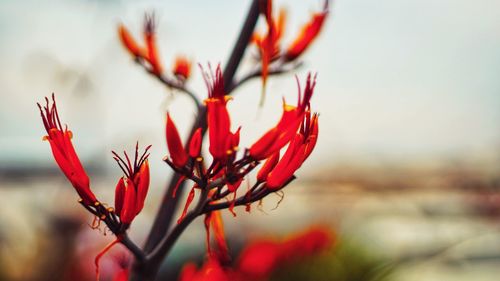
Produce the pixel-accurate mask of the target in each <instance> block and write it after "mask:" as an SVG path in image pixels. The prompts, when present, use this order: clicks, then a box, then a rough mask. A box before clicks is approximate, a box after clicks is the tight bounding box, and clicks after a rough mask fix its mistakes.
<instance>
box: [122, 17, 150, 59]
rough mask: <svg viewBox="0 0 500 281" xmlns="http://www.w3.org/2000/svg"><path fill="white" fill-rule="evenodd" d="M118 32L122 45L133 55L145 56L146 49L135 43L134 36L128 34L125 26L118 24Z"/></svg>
mask: <svg viewBox="0 0 500 281" xmlns="http://www.w3.org/2000/svg"><path fill="white" fill-rule="evenodd" d="M118 34H119V36H120V40H121V41H122V44H123V46H125V48H126V49H127V50H128V51H129V52H130V53H131V54H132V55H133V56H134V57H141V58H145V57H146V51H145V50H144V49H143V48H141V47H140V46H139V44H137V42H136V41H135V39H134V37H132V35H131V34H130V32H129V31H128V30H127V28H126V27H125V26H124V25H123V24H120V25H119V26H118Z"/></svg>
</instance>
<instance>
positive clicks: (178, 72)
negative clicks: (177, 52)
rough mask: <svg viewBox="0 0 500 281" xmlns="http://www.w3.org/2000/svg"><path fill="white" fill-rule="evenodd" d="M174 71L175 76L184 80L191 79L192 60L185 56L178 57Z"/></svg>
mask: <svg viewBox="0 0 500 281" xmlns="http://www.w3.org/2000/svg"><path fill="white" fill-rule="evenodd" d="M173 72H174V74H175V76H177V77H178V78H180V79H182V80H187V79H189V77H190V76H191V61H189V60H188V59H187V58H186V57H184V56H178V57H176V58H175V63H174V67H173Z"/></svg>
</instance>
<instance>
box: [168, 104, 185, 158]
mask: <svg viewBox="0 0 500 281" xmlns="http://www.w3.org/2000/svg"><path fill="white" fill-rule="evenodd" d="M166 137H167V146H168V151H169V152H170V158H172V163H173V164H174V165H175V166H176V167H179V168H182V167H184V165H186V163H187V161H188V159H189V157H188V154H187V152H186V150H185V149H184V146H183V144H182V140H181V137H180V135H179V131H178V130H177V127H176V126H175V123H174V121H173V120H172V118H170V114H169V113H167V126H166Z"/></svg>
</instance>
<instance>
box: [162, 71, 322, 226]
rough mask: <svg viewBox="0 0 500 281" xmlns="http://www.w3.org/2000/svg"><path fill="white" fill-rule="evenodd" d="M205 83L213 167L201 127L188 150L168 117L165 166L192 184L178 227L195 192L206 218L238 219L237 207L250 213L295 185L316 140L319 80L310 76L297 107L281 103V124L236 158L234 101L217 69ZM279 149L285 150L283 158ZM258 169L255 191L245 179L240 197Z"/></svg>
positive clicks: (238, 137)
mask: <svg viewBox="0 0 500 281" xmlns="http://www.w3.org/2000/svg"><path fill="white" fill-rule="evenodd" d="M205 82H206V85H207V89H208V98H207V99H206V100H205V105H206V108H207V110H206V118H207V123H208V148H209V149H208V150H209V152H210V154H211V156H212V157H211V161H210V162H207V159H206V158H204V157H202V156H201V154H200V150H201V146H202V138H201V128H199V129H198V130H196V131H195V133H194V134H193V135H192V137H191V139H190V140H189V141H188V142H187V146H186V147H184V145H183V142H182V139H181V137H180V135H179V132H178V130H177V127H176V125H175V123H174V121H173V120H172V118H171V116H170V114H167V122H166V138H167V146H168V149H169V156H167V157H165V158H164V161H165V162H166V163H168V164H169V165H170V166H171V167H172V168H173V169H174V170H175V171H176V172H178V173H180V174H181V175H182V177H181V181H183V180H186V179H190V180H192V181H193V182H194V184H193V186H192V188H191V190H190V192H189V194H188V198H187V201H186V204H185V207H184V211H183V213H182V216H181V218H180V219H179V220H178V223H180V222H182V220H183V218H184V216H186V214H187V212H188V209H189V206H190V204H191V202H192V201H193V200H194V197H195V190H200V198H201V199H200V200H206V202H207V203H206V204H205V205H204V209H203V211H204V213H205V214H207V216H210V215H211V214H212V212H213V211H216V210H219V209H224V208H229V210H230V211H231V212H232V213H233V215H235V213H234V210H233V208H234V207H235V206H237V205H246V206H247V210H250V205H251V204H252V203H253V202H255V201H259V200H260V199H262V198H263V197H265V196H266V195H268V194H270V193H272V192H276V191H278V190H280V189H281V188H283V187H284V186H286V185H287V184H288V183H289V182H290V181H291V180H293V178H294V173H295V172H296V171H297V169H299V168H300V166H301V165H302V163H303V162H304V161H305V160H306V159H307V158H308V157H309V155H310V154H311V152H312V150H313V149H314V147H315V145H316V139H317V136H318V115H317V114H316V113H311V109H310V100H311V97H312V95H313V92H314V87H315V77H312V76H311V74H309V75H308V77H307V80H306V85H305V89H304V91H303V92H302V91H301V89H300V88H299V94H298V101H297V104H296V105H289V104H287V103H286V102H285V101H283V113H282V116H281V118H280V120H279V121H278V123H277V124H276V125H275V126H274V127H272V128H271V129H269V130H268V131H267V132H266V133H264V135H263V136H262V137H260V138H259V139H258V140H257V141H256V142H255V143H254V144H252V145H251V146H250V147H249V148H247V149H245V150H244V152H243V153H241V154H239V153H238V152H239V145H240V144H239V142H240V130H241V127H238V128H237V129H236V130H233V129H232V128H231V127H232V126H231V118H230V115H229V112H228V109H227V104H228V102H229V100H230V98H229V97H228V96H227V95H225V93H224V81H223V79H222V71H221V69H220V67H219V66H218V67H217V68H216V70H215V73H214V72H213V71H212V70H211V69H209V72H205ZM287 145H288V146H287ZM286 146H287V147H286ZM285 147H286V149H285ZM281 150H285V151H284V153H283V155H282V156H280V152H281ZM261 164H262V165H261ZM259 165H261V167H260V169H259V171H258V172H257V175H256V180H255V183H254V184H253V186H252V187H250V179H247V181H248V188H247V190H246V191H245V192H244V194H241V193H240V195H241V196H240V197H237V193H238V191H239V188H240V186H241V185H242V182H243V181H244V180H245V179H246V178H248V177H247V176H248V175H249V173H250V172H251V171H252V170H254V169H255V168H256V167H258V166H259ZM207 167H208V168H207ZM174 194H175V192H174ZM174 196H175V195H174ZM205 197H206V198H205ZM230 197H232V198H231V199H229V200H223V199H225V198H230ZM206 224H207V225H208V223H206ZM207 230H208V226H207Z"/></svg>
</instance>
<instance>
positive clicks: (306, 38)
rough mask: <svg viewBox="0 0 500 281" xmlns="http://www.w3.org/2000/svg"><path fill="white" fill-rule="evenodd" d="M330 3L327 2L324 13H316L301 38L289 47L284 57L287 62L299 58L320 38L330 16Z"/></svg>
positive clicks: (305, 27)
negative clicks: (319, 35)
mask: <svg viewBox="0 0 500 281" xmlns="http://www.w3.org/2000/svg"><path fill="white" fill-rule="evenodd" d="M328 2H329V0H325V6H324V9H323V11H321V12H319V13H314V14H313V15H312V18H311V21H310V22H308V23H307V24H305V25H304V26H303V27H302V30H301V31H300V33H299V36H297V38H296V39H295V40H294V41H293V43H292V44H291V45H290V46H289V47H288V49H287V51H286V53H285V55H284V57H285V60H286V61H292V60H294V59H296V58H297V57H299V56H300V55H301V54H302V53H303V52H304V51H305V50H306V49H307V47H309V45H311V43H312V41H313V40H314V39H315V38H316V37H317V36H318V34H319V32H320V31H321V28H322V27H323V23H324V22H325V19H326V16H327V15H328Z"/></svg>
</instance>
